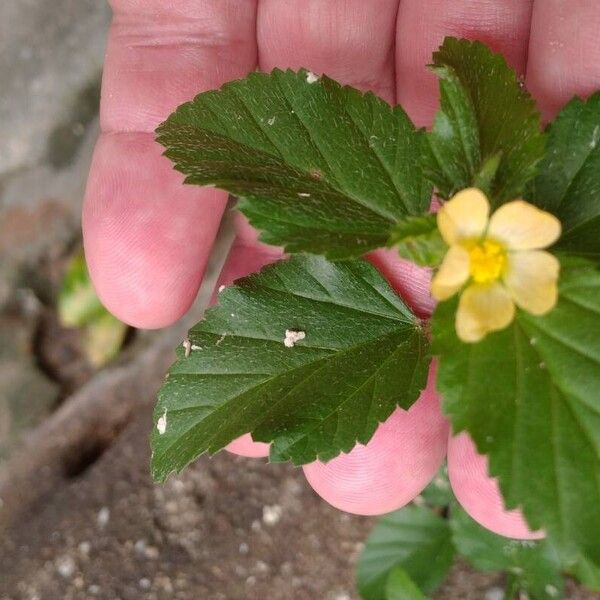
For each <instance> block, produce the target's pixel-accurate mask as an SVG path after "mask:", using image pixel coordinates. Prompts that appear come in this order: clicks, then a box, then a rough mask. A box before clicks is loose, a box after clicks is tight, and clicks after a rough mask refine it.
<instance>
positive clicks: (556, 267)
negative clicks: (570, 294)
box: [504, 250, 560, 315]
mask: <svg viewBox="0 0 600 600" xmlns="http://www.w3.org/2000/svg"><path fill="white" fill-rule="evenodd" d="M559 271H560V263H559V262H558V260H557V259H556V257H554V256H553V255H552V254H550V253H549V252H544V251H543V250H529V251H525V252H510V253H509V256H508V268H507V270H506V275H505V276H504V283H505V284H506V287H507V288H508V290H509V291H510V293H511V295H512V297H513V299H514V301H515V302H516V304H517V305H518V306H520V307H521V308H522V309H523V310H526V311H527V312H530V313H532V314H534V315H543V314H544V313H546V312H548V311H549V310H551V309H552V308H554V305H555V304H556V300H557V298H558V289H557V282H558V273H559Z"/></svg>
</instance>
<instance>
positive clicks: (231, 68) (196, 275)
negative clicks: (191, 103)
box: [83, 0, 257, 328]
mask: <svg viewBox="0 0 600 600" xmlns="http://www.w3.org/2000/svg"><path fill="white" fill-rule="evenodd" d="M111 5H112V7H113V10H114V17H113V22H112V25H111V29H110V33H109V41H108V49H107V54H106V64H105V71H104V77H103V84H102V99H101V110H100V113H101V117H100V120H101V128H102V134H101V136H100V139H99V141H98V144H97V146H96V150H95V153H94V158H93V161H92V167H91V171H90V177H89V180H88V186H87V191H86V197H85V203H84V210H83V233H84V244H85V250H86V257H87V261H88V265H89V269H90V273H91V276H92V279H93V282H94V285H95V287H96V290H97V292H98V294H99V296H100V298H101V299H102V301H103V302H104V304H105V305H106V306H107V308H108V309H109V310H111V312H113V313H114V314H115V315H116V316H118V317H119V318H120V319H122V320H123V321H126V322H127V323H130V324H132V325H135V326H137V327H145V328H152V327H162V326H164V325H167V324H169V323H171V322H173V321H175V320H176V319H177V318H179V317H180V316H181V315H182V314H183V313H184V312H185V311H186V310H187V309H188V308H189V306H190V304H191V303H192V301H193V300H194V297H195V295H196V293H197V290H198V287H199V285H200V281H201V279H202V275H203V272H204V269H205V267H206V262H207V259H208V255H209V252H210V249H211V247H212V243H213V241H214V237H215V234H216V231H217V228H218V226H219V222H220V219H221V215H222V212H223V210H224V207H225V201H226V197H227V196H226V194H225V193H224V192H221V191H217V190H208V189H201V188H192V187H189V188H188V187H184V186H182V185H181V183H182V177H181V176H180V175H179V174H178V173H176V172H175V171H173V170H172V167H171V165H170V163H169V161H168V160H167V159H165V158H163V157H162V156H161V154H162V149H161V148H160V146H159V145H158V144H157V143H156V142H155V141H154V134H153V131H154V129H155V128H156V126H157V125H158V124H159V123H160V122H161V121H162V120H164V119H165V118H166V117H167V116H168V115H169V113H170V112H171V111H172V110H173V109H175V108H176V107H177V106H178V105H179V104H181V103H182V102H184V101H186V100H190V99H191V98H192V97H193V96H194V95H195V94H197V93H198V92H200V91H203V90H206V89H211V88H215V87H218V86H219V85H221V84H222V83H224V82H225V81H228V80H230V79H235V78H238V77H242V76H244V75H246V74H247V73H248V72H249V71H251V70H252V69H254V67H255V66H256V60H257V51H256V1H255V0H246V1H244V2H238V1H236V0H180V1H178V2H171V1H169V0H111Z"/></svg>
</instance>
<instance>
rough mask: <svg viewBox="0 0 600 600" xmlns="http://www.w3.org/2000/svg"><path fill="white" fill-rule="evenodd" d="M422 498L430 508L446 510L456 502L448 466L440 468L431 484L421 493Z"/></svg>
mask: <svg viewBox="0 0 600 600" xmlns="http://www.w3.org/2000/svg"><path fill="white" fill-rule="evenodd" d="M421 497H422V498H423V500H425V502H426V504H427V505H428V506H432V507H434V508H446V507H447V506H448V505H449V504H450V503H451V502H452V501H453V500H454V494H453V493H452V488H451V487H450V481H449V479H448V467H447V465H445V464H444V466H443V467H441V468H440V470H439V471H438V473H437V475H436V476H435V477H434V478H433V479H432V481H431V483H430V484H429V485H428V486H427V487H426V488H425V489H424V490H423V491H422V492H421Z"/></svg>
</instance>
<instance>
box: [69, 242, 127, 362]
mask: <svg viewBox="0 0 600 600" xmlns="http://www.w3.org/2000/svg"><path fill="white" fill-rule="evenodd" d="M57 310H58V317H59V320H60V322H61V324H62V325H63V326H64V327H77V328H79V329H81V344H82V349H83V352H84V353H85V356H86V358H87V359H88V361H89V362H90V363H91V364H92V365H93V366H95V367H102V366H104V365H105V364H107V363H108V362H110V361H111V360H112V359H113V358H115V356H117V355H118V354H119V351H120V350H121V348H122V346H123V343H124V341H125V337H126V336H127V331H128V327H127V325H126V324H125V323H123V322H121V321H119V319H117V318H116V317H114V316H113V315H111V314H110V313H109V312H108V311H107V310H106V308H104V306H103V305H102V303H101V302H100V299H99V298H98V296H97V295H96V291H95V290H94V286H93V285H92V280H91V279H90V276H89V273H88V270H87V265H86V263H85V257H84V254H83V252H78V253H77V254H75V255H74V256H73V257H72V258H71V260H70V261H69V264H68V266H67V271H66V273H65V276H64V279H63V282H62V286H61V289H60V291H59V295H58V306H57Z"/></svg>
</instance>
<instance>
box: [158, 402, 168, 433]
mask: <svg viewBox="0 0 600 600" xmlns="http://www.w3.org/2000/svg"><path fill="white" fill-rule="evenodd" d="M156 429H158V433H159V434H160V435H163V434H164V433H165V431H166V430H167V409H166V408H165V412H164V413H163V415H162V417H160V418H159V419H158V422H157V423H156Z"/></svg>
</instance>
